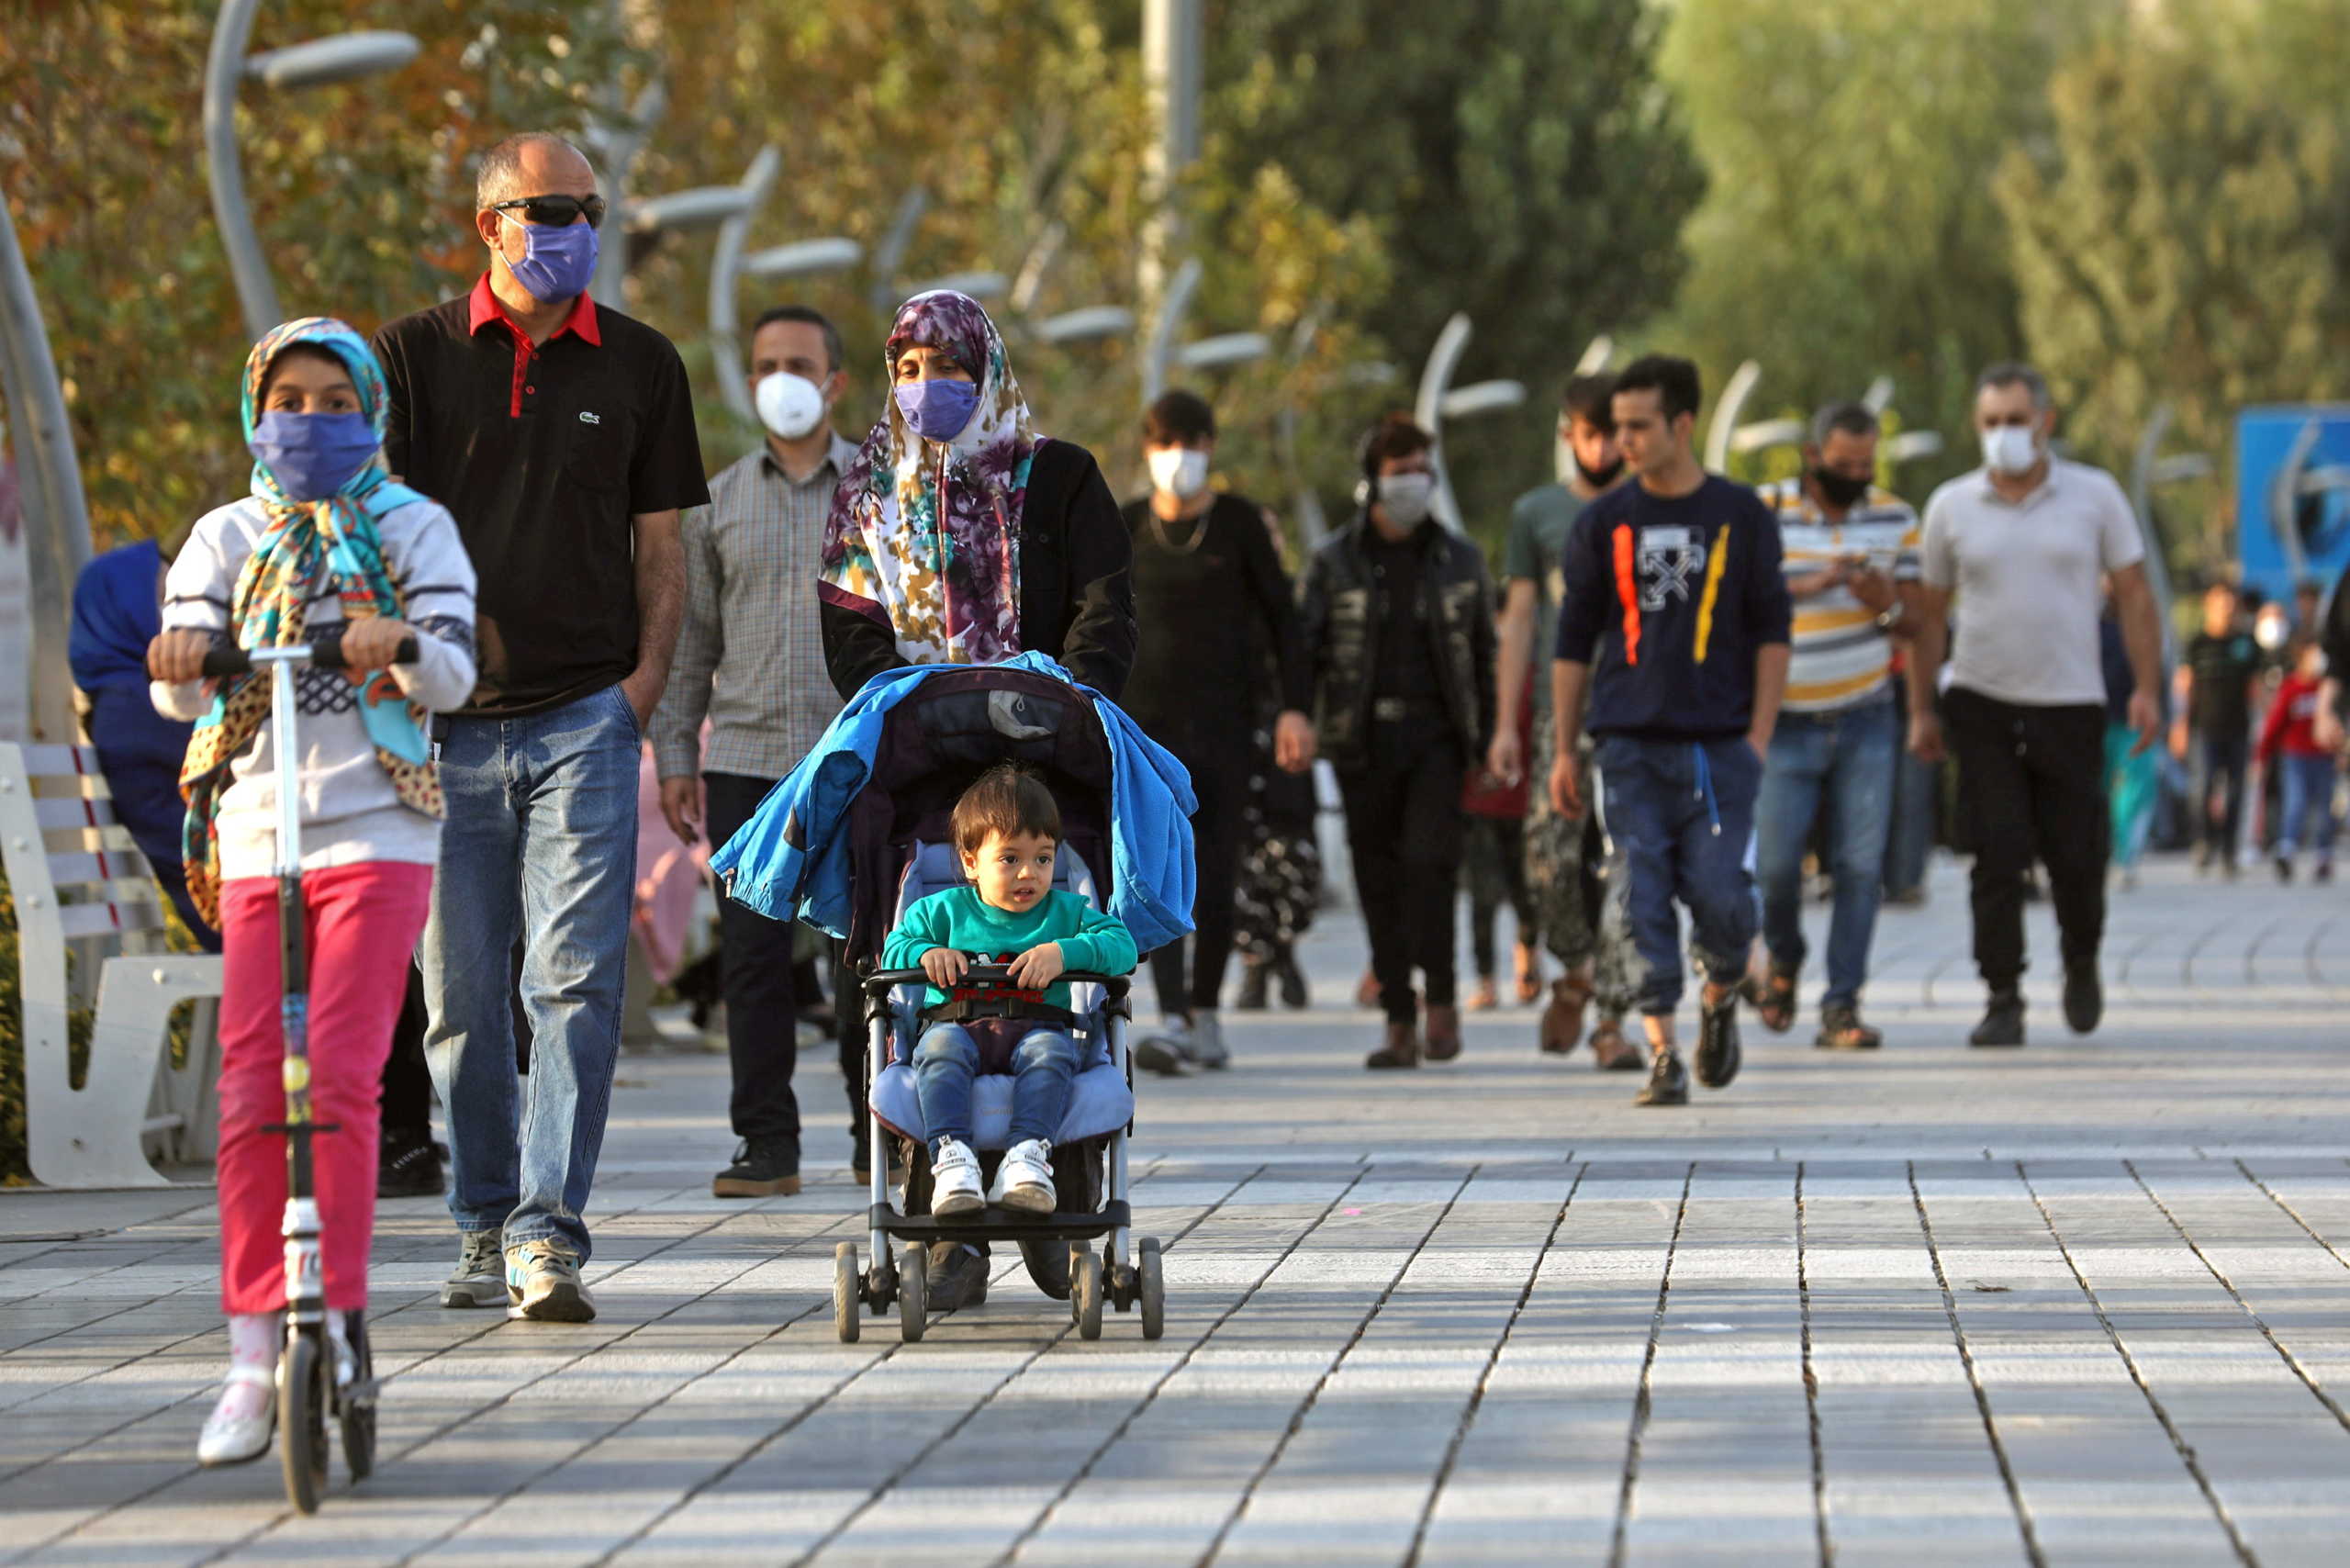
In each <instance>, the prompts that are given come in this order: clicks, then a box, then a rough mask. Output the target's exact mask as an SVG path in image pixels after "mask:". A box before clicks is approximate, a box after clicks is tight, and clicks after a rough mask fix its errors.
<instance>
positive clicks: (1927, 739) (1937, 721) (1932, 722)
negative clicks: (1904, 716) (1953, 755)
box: [1909, 710, 1948, 764]
mask: <svg viewBox="0 0 2350 1568" xmlns="http://www.w3.org/2000/svg"><path fill="white" fill-rule="evenodd" d="M1909 755H1910V756H1914V757H1916V758H1917V759H1918V760H1919V762H1923V763H1927V764H1932V763H1937V762H1940V761H1941V760H1942V758H1943V757H1944V756H1946V755H1948V754H1947V752H1946V751H1945V749H1944V747H1943V745H1942V715H1941V714H1939V713H1935V712H1930V711H1925V710H1920V711H1918V712H1915V713H1912V714H1910V715H1909Z"/></svg>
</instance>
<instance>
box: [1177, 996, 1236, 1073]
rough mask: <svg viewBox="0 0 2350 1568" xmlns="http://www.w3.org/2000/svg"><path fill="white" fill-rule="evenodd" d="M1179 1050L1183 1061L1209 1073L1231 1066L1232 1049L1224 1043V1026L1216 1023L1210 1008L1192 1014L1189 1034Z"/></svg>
mask: <svg viewBox="0 0 2350 1568" xmlns="http://www.w3.org/2000/svg"><path fill="white" fill-rule="evenodd" d="M1181 1048H1182V1052H1183V1059H1184V1060H1185V1061H1187V1062H1190V1063H1191V1064H1192V1066H1194V1067H1203V1068H1206V1069H1207V1070H1209V1071H1211V1072H1220V1071H1222V1070H1224V1069H1225V1068H1227V1067H1230V1066H1231V1065H1232V1049H1231V1047H1228V1046H1226V1045H1225V1043H1224V1025H1222V1024H1219V1023H1217V1022H1216V1016H1215V1013H1214V1009H1212V1008H1205V1007H1203V1008H1202V1009H1200V1011H1199V1012H1197V1013H1194V1014H1192V1027H1191V1032H1190V1035H1189V1037H1188V1038H1186V1040H1185V1041H1184V1043H1183V1046H1182V1047H1181Z"/></svg>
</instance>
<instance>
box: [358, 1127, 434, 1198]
mask: <svg viewBox="0 0 2350 1568" xmlns="http://www.w3.org/2000/svg"><path fill="white" fill-rule="evenodd" d="M447 1190H448V1184H447V1182H446V1181H445V1180H444V1179H443V1178H442V1174H441V1147H440V1145H438V1144H436V1143H434V1142H433V1141H432V1135H431V1133H430V1132H424V1133H408V1132H386V1133H385V1135H384V1145H383V1152H382V1153H381V1154H379V1155H378V1156H377V1157H376V1161H375V1196H377V1197H378V1198H437V1197H439V1196H440V1195H441V1194H442V1193H444V1192H446V1191H447Z"/></svg>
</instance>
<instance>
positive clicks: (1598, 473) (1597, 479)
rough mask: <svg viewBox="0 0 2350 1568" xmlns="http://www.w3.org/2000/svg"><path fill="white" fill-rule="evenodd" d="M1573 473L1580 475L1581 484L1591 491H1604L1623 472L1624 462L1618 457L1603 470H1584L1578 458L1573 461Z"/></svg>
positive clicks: (1581, 461)
mask: <svg viewBox="0 0 2350 1568" xmlns="http://www.w3.org/2000/svg"><path fill="white" fill-rule="evenodd" d="M1575 472H1576V473H1578V474H1580V475H1582V476H1583V483H1584V484H1586V485H1589V486H1590V487H1592V488H1593V489H1595V490H1604V489H1606V488H1607V487H1608V486H1610V485H1612V484H1614V483H1615V482H1616V479H1617V476H1618V475H1620V474H1622V473H1623V472H1624V460H1623V459H1622V458H1620V457H1619V458H1617V460H1616V461H1615V462H1613V463H1610V464H1609V465H1607V466H1606V467H1605V468H1586V467H1584V466H1583V459H1582V458H1580V457H1578V458H1576V459H1575Z"/></svg>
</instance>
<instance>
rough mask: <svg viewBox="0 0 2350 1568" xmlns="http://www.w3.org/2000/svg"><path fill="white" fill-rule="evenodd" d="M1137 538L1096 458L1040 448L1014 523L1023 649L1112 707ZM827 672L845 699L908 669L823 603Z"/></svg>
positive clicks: (1130, 660) (1128, 620)
mask: <svg viewBox="0 0 2350 1568" xmlns="http://www.w3.org/2000/svg"><path fill="white" fill-rule="evenodd" d="M1133 560H1134V540H1133V538H1132V536H1131V535H1130V534H1128V532H1126V523H1125V519H1124V518H1122V517H1120V516H1119V515H1118V502H1117V499H1116V498H1115V497H1113V496H1112V495H1111V494H1110V485H1109V481H1108V480H1106V479H1104V478H1102V466H1101V465H1100V464H1098V463H1096V462H1094V461H1093V454H1091V453H1090V452H1088V451H1086V450H1085V448H1083V447H1081V446H1079V445H1077V444H1076V443H1075V442H1066V441H1045V442H1039V443H1038V444H1037V447H1036V454H1035V457H1034V459H1032V460H1031V462H1030V464H1029V468H1028V493H1027V495H1026V497H1025V498H1024V500H1023V502H1022V505H1021V517H1020V646H1021V648H1022V650H1023V651H1024V652H1028V653H1040V654H1048V655H1051V656H1052V657H1054V658H1056V659H1058V660H1059V661H1060V662H1061V664H1062V665H1064V666H1067V667H1068V669H1069V674H1071V675H1073V676H1075V677H1076V678H1078V679H1079V680H1080V681H1082V682H1084V683H1085V684H1086V685H1088V686H1090V687H1092V688H1093V689H1095V690H1097V691H1099V692H1101V693H1102V696H1104V697H1107V698H1109V699H1111V700H1113V701H1114V700H1116V699H1117V697H1118V695H1119V694H1120V693H1121V692H1123V691H1124V690H1125V686H1126V675H1127V672H1128V671H1130V670H1132V669H1133V668H1134V663H1135V599H1134V590H1133V588H1132V587H1131V585H1130V584H1129V583H1128V581H1127V571H1128V568H1129V567H1130V566H1131V565H1132V563H1133ZM820 603H821V606H822V614H821V616H820V623H821V624H822V627H823V631H824V665H825V667H826V669H827V670H828V671H830V673H831V675H832V678H833V685H834V687H835V688H837V689H839V691H840V694H841V698H842V700H844V701H845V700H847V699H849V698H851V697H854V696H856V693H857V691H858V690H859V689H861V688H863V686H864V685H865V683H866V682H867V681H868V680H870V679H872V678H874V677H875V676H877V675H878V674H880V673H881V672H882V671H883V670H889V669H897V668H899V667H901V666H903V665H904V664H905V662H906V661H905V658H904V656H903V655H901V654H900V653H899V652H898V643H897V639H896V638H895V637H894V636H893V635H891V633H890V629H889V628H888V627H887V626H885V625H883V624H882V623H881V622H878V621H876V620H874V619H873V618H872V617H871V616H868V615H864V614H860V613H859V612H857V611H856V610H849V609H845V608H844V607H842V606H840V605H836V604H834V603H832V602H831V601H829V600H822V601H820Z"/></svg>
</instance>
